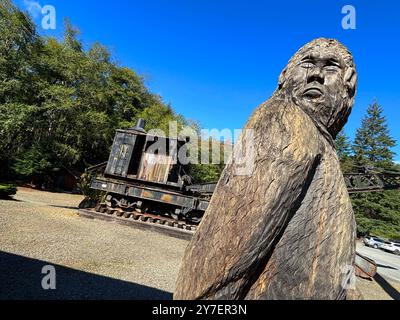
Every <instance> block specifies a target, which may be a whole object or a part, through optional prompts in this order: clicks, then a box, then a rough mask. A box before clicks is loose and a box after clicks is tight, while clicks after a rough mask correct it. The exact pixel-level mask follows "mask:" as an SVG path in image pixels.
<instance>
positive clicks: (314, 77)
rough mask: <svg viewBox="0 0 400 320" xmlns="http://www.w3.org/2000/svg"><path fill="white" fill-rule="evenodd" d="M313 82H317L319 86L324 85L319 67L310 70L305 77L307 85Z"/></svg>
mask: <svg viewBox="0 0 400 320" xmlns="http://www.w3.org/2000/svg"><path fill="white" fill-rule="evenodd" d="M314 81H317V82H319V83H320V84H324V82H325V77H324V75H323V73H322V72H321V69H320V68H319V67H314V68H312V69H311V71H310V72H309V74H308V76H307V83H311V82H314Z"/></svg>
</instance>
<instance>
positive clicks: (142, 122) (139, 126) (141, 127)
mask: <svg viewBox="0 0 400 320" xmlns="http://www.w3.org/2000/svg"><path fill="white" fill-rule="evenodd" d="M145 125H146V121H145V120H144V119H141V118H139V119H138V121H137V123H136V126H135V127H134V128H133V130H136V131H139V132H143V133H146V130H144V126H145Z"/></svg>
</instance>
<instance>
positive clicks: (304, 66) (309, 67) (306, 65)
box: [301, 61, 314, 69]
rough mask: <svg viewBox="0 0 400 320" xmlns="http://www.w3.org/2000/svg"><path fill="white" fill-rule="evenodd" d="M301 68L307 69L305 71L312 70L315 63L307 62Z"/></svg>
mask: <svg viewBox="0 0 400 320" xmlns="http://www.w3.org/2000/svg"><path fill="white" fill-rule="evenodd" d="M301 67H302V68H305V69H311V68H313V67H314V63H312V62H309V61H305V62H302V63H301Z"/></svg>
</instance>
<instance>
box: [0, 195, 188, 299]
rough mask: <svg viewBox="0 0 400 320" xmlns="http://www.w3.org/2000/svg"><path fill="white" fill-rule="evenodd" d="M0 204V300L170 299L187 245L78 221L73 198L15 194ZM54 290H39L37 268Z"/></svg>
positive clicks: (110, 225)
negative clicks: (50, 276) (50, 268)
mask: <svg viewBox="0 0 400 320" xmlns="http://www.w3.org/2000/svg"><path fill="white" fill-rule="evenodd" d="M14 199H15V200H16V201H13V200H0V234H1V237H0V284H1V285H0V299H10V298H26V299H30V298H55V299H58V298H70V299H74V298H89V299H90V298H93V299H95V298H107V299H113V298H118V299H125V298H126V299H135V298H138V299H140V298H141V299H151V298H159V299H160V298H161V299H170V298H171V293H172V292H173V290H174V286H175V281H176V277H177V273H178V270H179V264H180V262H181V259H182V255H183V252H184V249H185V247H186V245H187V242H186V241H184V240H179V239H175V238H171V237H167V236H164V235H161V234H159V233H155V232H145V231H141V230H137V229H134V228H131V227H127V226H123V225H119V224H114V223H109V222H105V221H99V220H91V219H86V218H81V217H79V216H78V215H77V209H76V206H77V205H78V204H79V202H80V201H81V199H82V197H81V196H79V195H70V194H61V193H49V192H42V191H35V190H31V189H26V188H19V189H18V193H17V195H16V196H15V197H14ZM46 264H52V265H55V267H56V273H57V282H56V285H57V289H56V290H43V289H42V288H41V281H42V277H44V275H42V274H41V270H42V267H43V266H44V265H46Z"/></svg>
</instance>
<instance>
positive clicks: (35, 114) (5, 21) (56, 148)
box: [0, 0, 186, 180]
mask: <svg viewBox="0 0 400 320" xmlns="http://www.w3.org/2000/svg"><path fill="white" fill-rule="evenodd" d="M35 29H36V28H35V25H34V23H33V22H32V19H31V18H30V17H29V16H27V15H26V14H25V13H22V12H21V11H20V10H18V9H17V8H16V7H15V6H14V5H13V4H12V3H11V2H10V1H9V0H2V1H1V2H0V79H1V81H0V164H1V166H0V175H1V174H2V173H3V175H8V174H9V173H10V172H11V171H12V172H15V173H16V174H17V175H18V176H19V177H23V178H25V179H33V180H35V179H39V180H40V179H41V178H42V177H43V176H44V175H46V174H51V173H52V172H54V171H56V170H58V168H61V167H64V168H70V169H74V170H75V171H76V170H77V171H80V172H83V170H84V169H85V168H86V167H88V166H90V165H94V164H97V163H100V162H103V161H105V160H107V158H108V155H109V151H110V146H111V144H112V141H113V138H114V135H115V130H116V129H118V128H128V127H132V126H134V125H135V123H136V120H137V119H138V118H139V117H142V118H144V119H145V120H146V121H147V129H151V128H161V129H163V130H165V129H168V122H169V121H171V120H176V121H178V123H179V124H180V126H182V125H183V124H185V123H186V120H185V119H184V118H183V117H182V116H180V115H177V114H175V112H174V111H173V110H172V108H171V107H170V106H169V105H166V104H165V103H164V102H163V101H162V100H161V98H160V97H159V96H157V95H154V94H152V93H151V92H149V91H148V89H147V88H146V86H145V85H144V80H143V78H142V77H140V76H138V75H137V74H136V73H135V72H134V71H133V70H130V69H128V68H125V67H121V66H119V65H118V64H117V63H116V62H114V61H113V59H112V57H111V54H110V52H109V51H108V49H107V48H106V47H104V46H102V45H101V44H99V43H95V44H94V45H92V46H91V47H90V48H89V49H88V50H84V49H83V48H84V45H83V44H82V42H81V40H80V39H79V38H78V35H79V30H78V29H76V28H75V27H73V26H72V25H71V23H70V22H69V21H68V20H66V21H65V32H64V38H63V40H61V41H60V40H57V39H56V38H51V37H50V38H47V37H41V36H39V35H38V34H37V33H36V30H35ZM3 164H4V165H3ZM1 171H2V172H1Z"/></svg>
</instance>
